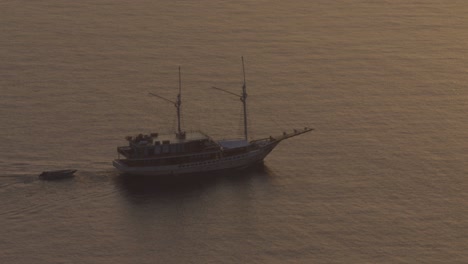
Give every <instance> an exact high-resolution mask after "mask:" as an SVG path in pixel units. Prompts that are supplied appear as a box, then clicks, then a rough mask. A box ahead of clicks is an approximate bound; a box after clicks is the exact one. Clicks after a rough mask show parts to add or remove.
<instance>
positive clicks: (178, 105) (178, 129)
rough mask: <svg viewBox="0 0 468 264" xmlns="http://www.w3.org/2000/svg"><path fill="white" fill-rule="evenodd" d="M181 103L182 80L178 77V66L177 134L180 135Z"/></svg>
mask: <svg viewBox="0 0 468 264" xmlns="http://www.w3.org/2000/svg"><path fill="white" fill-rule="evenodd" d="M181 104H182V80H181V78H180V66H179V94H178V95H177V102H176V106H175V107H176V108H177V136H178V137H181V136H182V130H181V129H180V105H181Z"/></svg>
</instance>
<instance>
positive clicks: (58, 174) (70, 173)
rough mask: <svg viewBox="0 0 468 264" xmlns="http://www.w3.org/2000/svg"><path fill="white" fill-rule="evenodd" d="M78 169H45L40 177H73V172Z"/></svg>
mask: <svg viewBox="0 0 468 264" xmlns="http://www.w3.org/2000/svg"><path fill="white" fill-rule="evenodd" d="M75 172H76V170H55V171H44V172H43V173H41V174H40V175H39V178H41V179H43V180H58V179H65V178H71V177H73V173H75Z"/></svg>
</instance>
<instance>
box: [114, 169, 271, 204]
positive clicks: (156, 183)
mask: <svg viewBox="0 0 468 264" xmlns="http://www.w3.org/2000/svg"><path fill="white" fill-rule="evenodd" d="M272 175H273V173H272V172H271V171H270V170H269V169H268V167H266V166H265V165H264V164H263V163H262V164H258V165H256V166H253V167H250V168H247V169H242V170H231V171H219V172H211V173H196V174H187V175H173V176H170V177H154V176H135V175H128V174H121V175H118V176H116V177H115V184H116V186H117V188H118V189H120V190H122V191H123V192H124V195H125V196H126V197H127V198H129V199H130V200H131V201H134V202H137V201H141V200H147V199H152V198H156V199H158V198H168V197H180V196H185V195H190V194H195V193H198V192H202V191H204V190H206V189H209V188H212V187H214V186H216V185H217V184H225V183H228V184H231V185H233V186H238V187H240V188H242V186H244V185H246V184H249V182H250V181H251V180H252V179H254V178H255V179H268V178H270V177H271V176H272Z"/></svg>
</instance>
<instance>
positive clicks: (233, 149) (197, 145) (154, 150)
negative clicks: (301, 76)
mask: <svg viewBox="0 0 468 264" xmlns="http://www.w3.org/2000/svg"><path fill="white" fill-rule="evenodd" d="M241 59H242V72H243V77H244V78H243V80H244V81H243V85H242V93H241V94H236V93H234V92H231V91H228V90H225V89H221V88H218V87H212V88H213V89H216V90H219V91H223V92H225V93H228V94H230V95H234V96H237V97H239V98H240V101H241V102H242V105H243V121H244V122H243V123H244V137H243V138H240V139H239V138H237V139H223V140H215V139H213V138H212V137H210V136H209V135H208V134H206V133H204V132H202V131H191V132H187V131H184V130H183V129H182V128H181V105H182V85H181V74H180V67H179V93H178V95H177V97H176V100H175V101H173V100H169V99H167V98H164V97H162V96H159V95H157V94H154V93H149V95H151V96H154V97H157V98H160V99H162V100H164V101H166V102H168V103H171V104H173V105H174V106H175V108H176V111H177V131H175V132H173V133H166V134H159V133H149V134H139V135H136V136H127V137H125V139H126V141H127V143H128V144H127V145H125V146H119V147H117V153H118V158H117V159H115V160H114V161H113V166H114V167H115V168H116V169H117V170H119V171H120V172H121V173H123V174H131V175H141V176H166V175H183V174H195V173H208V172H215V171H222V170H231V169H243V168H248V167H251V166H253V165H256V164H259V163H262V162H263V160H264V159H265V157H266V156H267V155H268V154H269V153H270V152H271V151H272V150H273V149H274V148H275V147H276V146H277V145H278V144H279V143H280V142H281V141H283V140H286V139H289V138H292V137H296V136H299V135H301V134H304V133H308V132H310V131H312V130H314V129H313V128H309V127H304V128H301V129H293V130H291V131H290V132H282V133H280V134H279V135H277V136H269V137H266V138H259V139H254V140H249V138H248V127H247V85H246V79H245V67H244V58H243V57H241Z"/></svg>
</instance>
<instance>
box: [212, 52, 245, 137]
mask: <svg viewBox="0 0 468 264" xmlns="http://www.w3.org/2000/svg"><path fill="white" fill-rule="evenodd" d="M241 58H242V72H243V74H244V84H243V85H242V94H241V95H239V94H236V93H233V92H230V91H228V90H224V89H221V88H218V87H214V86H212V87H211V88H212V89H215V90H219V91H222V92H225V93H228V94H231V95H234V96H236V97H239V98H240V100H241V102H242V104H243V107H244V137H245V140H246V141H248V140H249V139H248V133H247V85H246V83H245V67H244V57H241Z"/></svg>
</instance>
